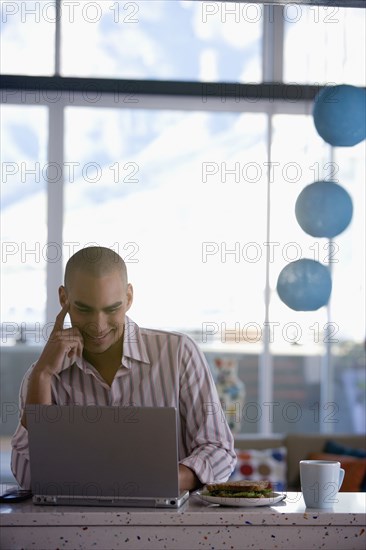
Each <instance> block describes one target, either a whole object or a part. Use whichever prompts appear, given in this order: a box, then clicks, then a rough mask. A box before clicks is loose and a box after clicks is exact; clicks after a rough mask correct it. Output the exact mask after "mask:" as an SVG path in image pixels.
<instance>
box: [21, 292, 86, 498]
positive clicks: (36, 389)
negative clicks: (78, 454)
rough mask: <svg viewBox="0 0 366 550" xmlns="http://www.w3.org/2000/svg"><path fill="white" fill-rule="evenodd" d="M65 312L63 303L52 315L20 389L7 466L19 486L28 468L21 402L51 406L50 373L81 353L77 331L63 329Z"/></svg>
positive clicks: (24, 483) (25, 480)
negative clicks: (52, 321) (42, 344)
mask: <svg viewBox="0 0 366 550" xmlns="http://www.w3.org/2000/svg"><path fill="white" fill-rule="evenodd" d="M67 312H68V304H67V303H66V304H65V305H64V306H63V308H62V310H61V311H60V313H59V314H58V316H57V317H56V322H55V325H54V327H53V330H52V333H51V334H50V337H49V340H48V342H47V344H46V345H45V347H44V349H43V351H42V354H41V356H40V358H39V360H38V361H37V363H35V364H34V365H32V367H31V368H30V369H29V370H28V371H27V373H26V374H25V376H24V378H23V381H22V384H21V388H20V393H19V408H20V422H19V424H18V427H17V429H16V432H15V434H14V435H13V437H12V440H11V445H12V455H11V469H12V472H13V475H14V477H15V478H16V480H17V481H18V483H19V485H20V486H21V487H23V488H26V489H29V488H30V470H29V450H28V431H27V429H26V428H27V423H26V415H25V413H24V408H25V405H28V404H41V405H51V404H52V389H51V382H52V377H53V375H54V374H57V373H58V372H60V371H61V369H62V367H63V364H64V360H65V358H66V357H72V356H73V355H78V356H81V355H82V350H83V340H82V337H81V334H80V332H79V330H78V329H74V328H72V329H66V330H64V329H63V323H64V319H65V316H66V314H67Z"/></svg>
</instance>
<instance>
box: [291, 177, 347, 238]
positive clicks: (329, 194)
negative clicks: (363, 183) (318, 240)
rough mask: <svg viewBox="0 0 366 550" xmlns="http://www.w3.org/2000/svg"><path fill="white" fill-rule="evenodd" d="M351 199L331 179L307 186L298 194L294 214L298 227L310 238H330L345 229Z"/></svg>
mask: <svg viewBox="0 0 366 550" xmlns="http://www.w3.org/2000/svg"><path fill="white" fill-rule="evenodd" d="M352 213H353V205H352V199H351V197H350V196H349V194H348V193H347V191H346V190H345V189H344V188H343V187H341V186H340V185H338V184H337V183H334V182H333V181H316V182H314V183H311V184H310V185H307V186H306V187H305V188H304V189H303V190H302V191H301V193H300V194H299V196H298V197H297V201H296V204H295V215H296V219H297V221H298V223H299V225H300V227H301V228H302V229H303V230H304V231H305V233H308V234H309V235H311V236H312V237H327V238H328V239H331V238H333V237H335V236H336V235H339V234H340V233H342V231H344V230H345V229H346V227H347V226H348V224H349V223H350V221H351V219H352Z"/></svg>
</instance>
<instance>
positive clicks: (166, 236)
mask: <svg viewBox="0 0 366 550" xmlns="http://www.w3.org/2000/svg"><path fill="white" fill-rule="evenodd" d="M5 4H6V3H3V5H2V10H3V11H2V26H3V29H2V30H3V37H2V46H3V47H2V52H3V54H2V55H3V56H4V59H5V58H6V62H5V63H2V72H3V73H5V74H9V75H10V74H13V75H23V77H24V82H25V83H27V76H31V75H33V76H34V75H43V76H47V75H52V74H55V75H61V76H62V77H64V78H65V79H67V78H69V77H70V78H71V77H79V78H82V82H85V86H84V88H85V89H84V91H83V92H81V91H80V89H78V86H80V81H78V83H77V85H76V84H75V83H74V84H70V85H69V86H70V87H69V89H67V90H64V91H59V89H58V88H55V89H53V88H52V82H53V81H52V82H51V85H50V87H49V89H48V90H47V91H45V90H43V89H42V87H41V86H39V87H38V88H37V86H36V90H35V91H32V90H29V89H26V86H25V87H24V88H20V89H18V90H14V89H3V90H2V92H3V94H2V101H3V105H2V121H1V124H2V126H1V131H2V137H3V139H2V143H3V146H2V147H3V151H2V160H3V176H4V175H5V176H6V177H5V178H4V177H3V186H2V217H3V223H4V230H3V244H2V271H3V295H4V296H3V298H4V299H3V300H2V306H1V307H2V319H3V326H2V328H3V330H4V327H5V332H7V335H5V338H4V336H3V340H2V343H3V344H10V343H14V342H13V340H12V338H11V337H12V336H15V334H13V332H14V330H13V329H14V327H15V324H16V323H17V324H18V325H19V326H21V324H22V323H24V324H25V326H26V324H27V323H37V322H38V323H45V322H52V321H53V319H54V316H55V314H56V313H57V311H58V305H57V288H58V286H59V284H60V283H61V276H62V271H63V267H64V264H65V262H66V260H67V259H68V257H69V256H70V254H71V253H72V252H73V251H76V250H77V249H79V248H82V247H84V246H86V245H88V244H89V243H96V244H99V245H105V246H110V247H112V248H114V249H115V250H116V251H117V252H119V253H120V255H121V256H122V257H123V258H124V259H125V261H126V263H127V267H128V271H129V278H130V280H131V282H132V283H133V285H134V288H135V302H134V305H133V308H132V309H131V312H130V313H131V316H132V317H133V318H134V319H135V320H136V321H137V322H138V323H140V324H141V325H149V326H155V327H161V328H166V329H173V330H181V331H187V332H189V333H190V334H192V336H193V337H194V338H196V340H197V341H198V343H199V345H200V346H201V347H202V349H203V351H204V352H205V353H206V355H207V358H208V361H209V364H210V366H211V367H212V370H213V372H214V374H215V364H216V362H215V360H216V359H217V357H224V358H230V359H234V360H236V361H237V363H238V366H239V376H240V378H241V379H242V381H243V382H244V384H245V388H246V402H247V403H260V402H261V401H263V403H264V402H268V401H270V402H272V403H274V404H276V406H275V407H274V409H273V410H274V414H273V417H271V420H268V421H267V422H263V419H262V421H260V420H259V419H252V418H251V417H250V415H249V416H248V417H241V418H240V422H241V430H242V431H243V432H259V431H273V432H286V431H287V432H290V431H308V432H312V431H338V432H344V431H350V432H356V431H358V432H359V431H362V430H364V429H365V427H364V424H362V420H360V418H362V413H363V408H362V407H364V402H363V401H362V395H363V393H362V391H361V393H360V391H359V390H360V388H362V384H364V367H363V366H362V365H364V349H363V341H364V338H365V332H364V331H365V310H364V303H365V284H364V281H365V196H364V195H365V189H364V181H365V171H364V160H365V159H364V144H360V145H357V146H355V147H352V148H336V149H332V148H331V147H330V146H328V145H327V144H326V143H325V142H324V141H323V140H322V139H321V138H320V137H319V135H318V134H317V132H316V130H315V127H314V123H313V119H312V115H311V109H312V99H311V98H310V99H306V97H305V96H306V93H308V92H309V89H310V87H308V86H307V85H308V84H309V85H311V84H316V85H317V86H319V85H322V84H324V83H327V82H328V83H329V82H335V83H343V82H347V83H350V84H354V85H365V76H364V65H365V63H364V58H363V57H362V56H363V55H364V49H363V48H362V44H363V43H364V41H365V20H364V10H357V9H340V8H337V9H336V10H335V11H331V10H328V11H327V8H325V7H323V8H321V7H317V8H314V7H304V6H301V7H299V6H298V7H297V8H296V6H294V5H291V6H287V7H282V8H281V7H279V6H277V7H275V8H274V7H273V6H263V5H260V4H247V3H240V2H238V3H224V2H215V3H208V2H188V1H182V2H180V1H174V2H170V1H148V2H147V1H146V2H108V1H106V2H105V1H103V2H89V3H84V4H83V3H82V2H79V3H70V2H69V3H67V2H65V3H63V2H56V3H55V5H53V3H52V2H50V3H48V4H49V6H48V8H47V11H44V9H43V8H42V6H44V4H42V3H39V2H36V3H34V2H20V3H19V6H15V3H8V4H9V5H7V6H5ZM10 4H11V5H12V6H13V8H14V9H13V11H14V13H12V10H11V9H10V7H9V6H10ZM72 4H74V8H73V9H72V6H71V5H72ZM85 5H87V6H88V7H87V8H85ZM14 6H15V7H19V9H18V10H16V9H15V7H14ZM56 8H57V10H56ZM4 10H6V11H4ZM32 10H33V11H32ZM37 10H38V12H37ZM37 18H38V19H41V20H42V22H39V21H38V19H37ZM35 29H36V30H37V31H38V33H37V40H35V39H33V38H32V36H35ZM32 33H33V34H32ZM18 35H21V37H22V38H21V40H17V36H18ZM81 36H82V38H83V39H82V40H80V37H81ZM303 36H308V37H309V36H311V41H310V40H308V43H309V47H307V48H304V47H303V46H301V44H304V41H303ZM14 44H16V47H13V45H14ZM46 45H47V47H46ZM41 46H42V47H44V49H45V50H46V51H47V54H46V55H43V56H42V55H38V54H37V51H36V48H37V47H41ZM22 48H23V50H22ZM355 48H357V51H356V50H355ZM9 59H12V60H13V62H10V61H9ZM91 78H92V79H93V80H90V79H91ZM98 78H100V79H102V78H103V79H104V78H108V79H130V80H129V82H128V86H127V85H126V82H124V81H123V80H119V81H117V88H118V86H119V85H121V92H117V93H116V92H113V93H107V92H105V91H100V88H98V86H102V84H101V81H100V80H98ZM271 80H273V81H275V82H276V84H275V85H274V86H273V88H272V91H273V90H276V89H277V87H278V86H277V84H278V82H279V81H282V82H283V83H285V84H286V83H292V84H293V83H297V85H298V86H299V89H300V90H302V91H303V92H304V94H299V95H298V97H297V100H294V99H293V96H291V94H289V95H288V94H287V92H288V89H287V88H286V86H285V87H284V93H283V98H282V99H274V98H273V96H272V95H271V92H270V93H269V94H268V90H267V92H266V91H265V90H266V89H265V87H264V86H262V85H261V83H262V82H266V81H271ZM141 81H144V86H145V92H146V90H147V91H148V89H149V82H150V83H152V84H153V85H154V86H155V85H156V83H159V82H161V84H160V93H159V94H157V93H156V88H155V92H154V94H153V93H144V94H140V93H139V92H138V89H139V88H138V86H136V83H139V82H141ZM166 81H169V82H168V83H167V82H166ZM187 81H193V82H196V83H202V86H201V93H199V94H198V93H197V92H194V93H192V94H188V93H187V94H186V95H185V92H184V90H186V89H187V88H186V87H185V86H186V84H187ZM55 82H56V80H55ZM111 82H112V80H111ZM207 83H216V84H219V87H218V88H215V89H216V92H215V93H213V91H212V90H213V89H214V88H210V89H208V88H207V87H205V86H206V85H207ZM246 83H251V84H252V85H253V84H254V85H255V89H254V90H255V93H254V95H252V96H245V87H241V84H246ZM23 84H24V83H23ZM58 85H59V84H58ZM103 85H104V84H103ZM173 85H174V86H178V89H179V86H181V87H182V88H181V90H182V91H181V93H180V94H177V93H176V92H175V93H174V94H173V95H170V94H169V92H168V91H167V90H169V89H172V86H173ZM300 85H303V87H302V88H300ZM72 86H74V88H72ZM134 86H135V88H134ZM164 86H167V87H166V88H165V87H164ZM169 86H170V87H169ZM276 86H277V87H276ZM192 89H193V88H192ZM85 90H87V91H85ZM164 90H165V91H164ZM175 90H177V87H176V88H175ZM252 91H253V90H252ZM305 92H306V93H305ZM265 93H267V95H263V94H265ZM292 93H293V92H292ZM309 93H310V92H309ZM215 94H216V95H215ZM269 166H270V167H271V168H269ZM4 170H5V171H4ZM318 179H328V180H329V179H332V180H333V181H334V180H335V181H338V182H339V183H340V184H341V185H342V186H343V187H345V188H346V189H347V191H348V192H349V194H350V195H351V197H352V200H353V204H354V215H353V219H352V222H351V224H350V226H349V227H348V228H347V229H346V231H344V233H343V234H341V235H340V236H339V237H337V238H336V239H335V240H334V243H333V245H332V246H333V248H332V249H331V250H330V249H329V243H328V242H327V241H326V240H324V239H323V240H322V239H314V238H311V237H310V236H309V235H306V234H305V233H304V232H303V231H302V229H301V228H300V226H299V225H298V223H297V221H296V217H295V213H294V207H295V202H296V198H297V196H298V195H299V193H300V191H301V190H302V189H303V188H304V187H305V186H306V185H308V184H309V183H311V182H313V181H315V180H318ZM20 222H22V223H20ZM25 226H26V230H25V229H24V228H25ZM4 252H5V254H4ZM330 255H331V259H332V260H333V262H332V277H333V291H332V296H331V303H330V308H329V309H327V308H325V307H324V308H321V309H319V310H318V311H315V312H308V313H301V312H295V311H293V310H291V309H289V308H288V307H287V306H285V305H284V303H283V302H281V300H280V299H279V297H278V295H277V292H276V282H277V278H278V275H279V273H280V271H281V269H282V268H283V267H284V266H285V265H286V264H288V263H289V262H290V261H293V260H296V259H300V258H301V257H307V258H312V259H316V260H319V261H320V262H321V263H324V264H327V263H328V262H329V257H330ZM5 285H6V290H5ZM268 321H269V322H270V323H271V326H272V329H271V330H272V332H271V333H270V345H265V344H266V342H265V336H266V332H265V330H264V325H265V323H267V324H268ZM4 323H7V324H6V325H5V324H4ZM11 323H13V324H11ZM329 326H331V327H332V329H333V331H332V333H331V335H332V342H331V346H329V345H328V344H329V342H328V339H329V333H327V330H326V327H329ZM33 332H34V331H33ZM18 336H19V335H18ZM267 336H268V334H267ZM31 339H32V331H31V330H29V338H27V342H29V340H31ZM38 343H40V342H39V341H38ZM267 343H268V342H267ZM329 353H331V357H329ZM327 354H328V355H327ZM267 380H271V382H270V384H269V385H268V384H266V382H267ZM329 381H330V382H329ZM328 386H329V387H328ZM325 390H326V391H325ZM328 390H329V391H328ZM324 396H326V397H324ZM360 396H361V397H360ZM327 399H328V400H329V401H331V402H332V403H335V406H334V409H333V411H334V416H333V418H334V420H335V422H332V423H331V425H330V424H328V425H326V424H325V423H324V422H321V418H322V412H324V407H325V406H326V405H327V401H326V400H327ZM356 399H357V403H358V405H359V404H360V407H359V406H358V408H357V412H355V411H356V409H355V407H353V405H352V402H355V401H356ZM291 403H292V404H295V405H294V407H295V409H293V410H292V411H290V412H292V413H293V414H295V413H296V411H298V410H300V411H301V415H300V416H299V415H298V416H297V417H296V415H295V417H296V421H293V416H291V414H290V413H289V415H287V416H286V415H284V413H283V411H284V410H286V411H287V410H289V409H288V407H289V404H290V405H291ZM296 407H297V408H296ZM265 410H266V411H267V410H268V409H265ZM328 412H329V411H328ZM328 416H329V415H328ZM315 418H316V419H318V421H315V420H314V419H315Z"/></svg>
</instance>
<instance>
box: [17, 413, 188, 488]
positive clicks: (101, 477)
mask: <svg viewBox="0 0 366 550" xmlns="http://www.w3.org/2000/svg"><path fill="white" fill-rule="evenodd" d="M26 415H27V427H28V432H29V453H30V470H31V483H32V492H33V494H44V495H64V496H69V497H71V498H72V497H76V496H81V497H91V496H96V497H107V496H108V497H109V496H112V497H116V498H118V497H153V498H155V497H168V498H169V497H177V496H178V495H179V482H178V450H177V411H176V409H175V408H173V407H107V406H96V405H89V406H80V405H70V406H66V405H27V406H26Z"/></svg>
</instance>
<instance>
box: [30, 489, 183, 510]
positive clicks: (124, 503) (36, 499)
mask: <svg viewBox="0 0 366 550" xmlns="http://www.w3.org/2000/svg"><path fill="white" fill-rule="evenodd" d="M188 497H189V492H188V491H184V492H183V493H181V494H180V495H179V497H166V498H164V497H158V498H146V497H92V496H90V497H86V496H82V497H81V496H80V497H70V496H68V495H57V496H53V495H33V504H41V505H46V506H47V505H48V506H63V505H64V506H112V507H113V506H114V507H129V508H134V507H135V508H179V507H180V506H182V504H183V503H184V502H186V500H187V499H188Z"/></svg>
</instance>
